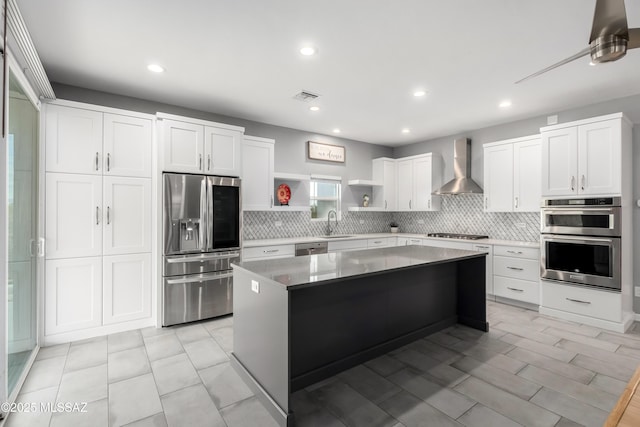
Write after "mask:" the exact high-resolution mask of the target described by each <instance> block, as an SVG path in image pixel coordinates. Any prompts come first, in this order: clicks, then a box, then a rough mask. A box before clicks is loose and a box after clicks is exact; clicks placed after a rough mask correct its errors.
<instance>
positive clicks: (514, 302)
mask: <svg viewBox="0 0 640 427" xmlns="http://www.w3.org/2000/svg"><path fill="white" fill-rule="evenodd" d="M495 298H496V299H495V301H496V302H500V303H502V304H509V305H513V306H516V307H520V308H525V309H527V310H533V311H538V308H539V307H540V306H539V305H538V304H532V303H530V302H524V301H518V300H515V299H511V298H505V297H499V296H496V297H495Z"/></svg>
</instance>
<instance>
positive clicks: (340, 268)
mask: <svg viewBox="0 0 640 427" xmlns="http://www.w3.org/2000/svg"><path fill="white" fill-rule="evenodd" d="M484 256H486V254H485V253H483V252H476V251H466V250H460V249H448V248H434V247H429V246H392V247H386V248H374V249H363V250H357V251H346V252H336V253H327V254H318V255H309V256H301V257H295V258H285V259H269V260H263V261H244V262H241V263H237V264H233V266H234V268H242V269H245V270H247V271H250V272H252V273H255V274H258V275H260V276H263V277H265V278H267V279H270V280H273V281H275V282H277V283H280V284H282V285H283V286H285V287H286V288H291V287H295V286H300V285H305V284H308V283H318V282H325V281H336V280H340V279H344V278H348V277H354V276H362V275H368V274H375V273H380V272H383V271H389V270H397V269H404V268H408V267H412V266H418V265H427V264H439V263H446V262H450V261H459V260H464V259H469V258H477V257H484Z"/></svg>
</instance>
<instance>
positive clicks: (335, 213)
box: [327, 209, 338, 236]
mask: <svg viewBox="0 0 640 427" xmlns="http://www.w3.org/2000/svg"><path fill="white" fill-rule="evenodd" d="M331 212H333V217H334V218H335V219H336V222H335V227H334V228H331ZM336 228H338V213H337V212H336V211H335V210H333V209H331V210H330V211H329V213H327V236H330V235H331V233H333V232H334V231H335V229H336Z"/></svg>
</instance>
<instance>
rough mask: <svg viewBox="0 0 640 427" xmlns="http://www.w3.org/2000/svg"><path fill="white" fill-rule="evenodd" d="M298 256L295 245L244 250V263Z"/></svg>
mask: <svg viewBox="0 0 640 427" xmlns="http://www.w3.org/2000/svg"><path fill="white" fill-rule="evenodd" d="M295 255H296V246H295V245H271V246H258V247H253V248H244V249H242V260H243V261H259V260H263V259H276V258H291V257H293V256H295Z"/></svg>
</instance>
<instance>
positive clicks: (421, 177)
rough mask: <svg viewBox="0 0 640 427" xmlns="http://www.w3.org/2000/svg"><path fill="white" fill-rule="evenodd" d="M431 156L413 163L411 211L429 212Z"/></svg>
mask: <svg viewBox="0 0 640 427" xmlns="http://www.w3.org/2000/svg"><path fill="white" fill-rule="evenodd" d="M431 187H432V185H431V156H429V157H422V158H419V159H415V160H414V161H413V200H414V201H413V202H412V203H413V204H415V206H413V207H412V209H413V210H418V211H430V210H431Z"/></svg>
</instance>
